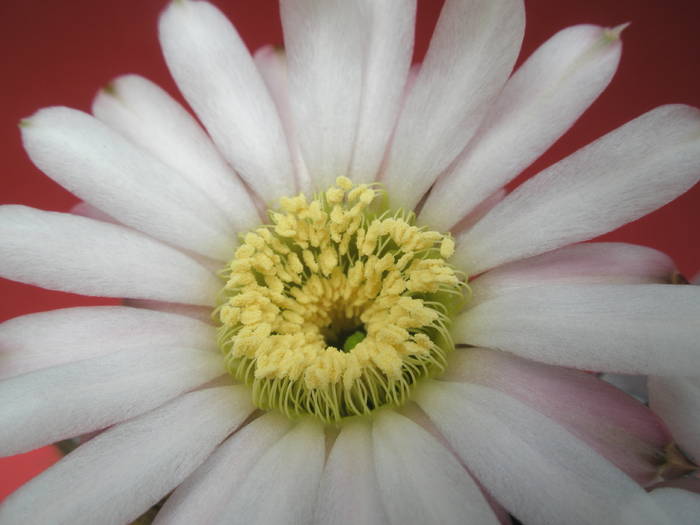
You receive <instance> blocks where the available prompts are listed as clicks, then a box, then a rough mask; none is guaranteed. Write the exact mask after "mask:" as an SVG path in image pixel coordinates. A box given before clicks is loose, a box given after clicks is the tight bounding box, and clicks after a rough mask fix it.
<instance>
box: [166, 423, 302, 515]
mask: <svg viewBox="0 0 700 525" xmlns="http://www.w3.org/2000/svg"><path fill="white" fill-rule="evenodd" d="M291 426H292V424H291V421H290V420H289V419H288V418H286V417H284V416H280V415H278V414H274V413H268V414H265V415H263V416H261V417H259V418H258V419H256V420H254V421H253V422H252V423H249V424H247V425H245V426H244V427H243V428H242V429H240V430H239V431H238V432H236V433H235V434H234V435H233V436H231V437H229V438H228V439H227V440H226V441H224V443H222V444H221V446H220V447H219V448H217V449H216V451H215V452H214V453H213V454H212V455H211V456H209V459H207V460H206V461H205V462H204V464H202V466H201V467H199V468H198V469H197V470H195V471H194V472H193V473H192V475H191V476H190V477H188V478H187V479H186V480H185V481H184V482H183V483H182V484H181V485H180V486H179V487H178V488H177V489H175V491H174V492H173V493H172V495H170V496H169V497H168V499H167V500H166V502H165V505H163V508H162V509H161V510H160V511H159V512H158V515H157V516H156V519H155V521H154V524H155V525H159V524H163V523H167V524H168V525H178V524H180V525H192V524H194V523H219V522H225V521H226V519H227V518H229V519H230V515H227V514H226V512H225V509H226V507H227V505H228V503H229V501H230V499H231V496H232V495H233V494H234V493H235V492H236V490H238V488H239V487H240V486H241V485H242V484H243V482H244V481H245V478H246V477H247V476H248V474H249V473H250V471H251V470H252V469H253V467H254V466H255V464H256V463H257V462H258V461H259V460H260V458H261V457H262V456H263V454H265V453H266V452H267V450H268V449H269V448H270V447H272V446H274V445H275V443H277V442H278V441H279V440H280V439H281V438H282V437H283V436H284V435H285V434H286V433H287V432H288V431H289V429H290V427H291Z"/></svg>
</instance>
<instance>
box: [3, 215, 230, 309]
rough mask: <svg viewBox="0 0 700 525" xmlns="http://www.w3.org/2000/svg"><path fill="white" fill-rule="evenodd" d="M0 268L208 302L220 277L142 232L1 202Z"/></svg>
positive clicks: (103, 292) (107, 290)
mask: <svg viewBox="0 0 700 525" xmlns="http://www.w3.org/2000/svg"><path fill="white" fill-rule="evenodd" d="M0 275H2V276H3V277H6V278H8V279H12V280H15V281H20V282H24V283H27V284H34V285H37V286H42V287H44V288H49V289H50V290H63V291H67V292H74V293H80V294H83V295H99V296H106V297H133V298H141V299H157V300H160V301H172V302H179V303H188V304H200V305H211V304H213V302H214V298H215V297H216V293H217V292H218V290H219V289H220V288H221V284H220V281H219V280H218V279H217V278H216V277H215V276H214V275H213V274H212V273H211V272H209V271H208V270H207V269H205V268H204V267H202V266H201V265H200V264H199V263H197V262H195V261H194V260H192V259H191V258H189V257H187V256H186V255H184V254H183V253H182V252H179V251H177V250H175V249H173V248H170V247H168V246H166V245H164V244H161V243H160V242H158V241H156V240H154V239H151V238H149V237H146V236H144V235H141V234H140V233H138V232H135V231H132V230H128V229H126V228H122V227H120V226H116V225H114V224H108V223H105V222H101V221H95V220H92V219H87V218H84V217H78V216H76V215H69V214H66V213H55V212H48V211H41V210H35V209H33V208H27V207H25V206H15V205H7V206H2V207H0Z"/></svg>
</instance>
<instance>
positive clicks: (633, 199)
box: [453, 105, 700, 275]
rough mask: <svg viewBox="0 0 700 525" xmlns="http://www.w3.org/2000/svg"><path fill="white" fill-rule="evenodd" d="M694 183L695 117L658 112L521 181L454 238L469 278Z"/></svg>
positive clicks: (683, 109) (599, 230) (698, 143)
mask: <svg viewBox="0 0 700 525" xmlns="http://www.w3.org/2000/svg"><path fill="white" fill-rule="evenodd" d="M698 178H700V111H698V110H697V109H696V108H692V107H689V106H683V105H668V106H661V107H658V108H656V109H654V110H652V111H649V112H648V113H645V114H644V115H642V116H640V117H638V118H636V119H635V120H632V121H631V122H628V123H627V124H625V125H624V126H621V127H620V128H618V129H616V130H614V131H612V132H610V133H608V134H607V135H605V136H603V137H601V138H600V139H598V140H596V141H595V142H593V143H591V144H589V145H588V146H586V147H584V148H583V149H581V150H579V151H577V152H576V153H574V154H573V155H571V156H569V157H567V158H565V159H564V160H562V161H560V162H558V163H556V164H554V165H553V166H551V167H549V168H547V169H546V170H544V171H543V172H541V173H539V174H538V175H536V176H535V177H533V178H532V179H530V180H528V181H526V182H525V183H523V184H522V185H521V186H519V187H518V188H517V189H516V190H515V191H513V192H512V193H510V194H509V195H508V196H507V197H506V198H505V199H503V200H502V201H501V202H500V203H499V204H497V205H496V206H495V207H494V208H493V209H492V210H491V211H490V212H489V213H488V214H487V215H486V216H485V217H484V218H483V219H481V220H480V221H479V222H478V223H477V224H476V225H475V226H474V227H473V228H472V229H470V230H469V231H467V232H465V233H464V234H462V235H460V236H459V237H458V238H457V248H456V251H455V255H454V258H453V263H454V264H456V265H457V266H458V267H460V268H461V269H462V270H464V271H466V272H467V273H469V274H471V275H476V274H478V273H481V272H483V271H485V270H488V269H490V268H493V267H495V266H498V265H500V264H504V263H507V262H510V261H514V260H517V259H522V258H525V257H531V256H533V255H538V254H540V253H544V252H547V251H550V250H554V249H556V248H560V247H562V246H566V245H568V244H571V243H574V242H579V241H584V240H586V239H590V238H592V237H595V236H596V235H601V234H603V233H606V232H609V231H611V230H614V229H615V228H618V227H619V226H622V225H623V224H626V223H628V222H630V221H633V220H635V219H638V218H639V217H642V216H643V215H646V214H647V213H651V212H652V211H654V210H656V209H657V208H659V207H661V206H663V205H664V204H666V203H668V202H670V201H672V200H673V199H675V198H676V197H678V196H679V195H681V194H682V193H684V192H685V191H687V190H688V189H689V188H691V187H692V186H693V185H694V184H695V183H696V182H697V181H698Z"/></svg>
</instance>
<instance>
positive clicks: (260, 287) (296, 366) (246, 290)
mask: <svg viewBox="0 0 700 525" xmlns="http://www.w3.org/2000/svg"><path fill="white" fill-rule="evenodd" d="M383 196H384V194H383V191H382V190H381V189H380V188H379V187H378V186H377V185H368V184H360V185H354V184H353V183H352V182H351V181H350V180H349V179H347V178H345V177H339V178H338V179H337V180H336V184H335V185H334V186H332V187H331V188H328V189H327V190H326V191H325V192H322V193H319V194H317V195H316V196H315V197H314V198H313V199H311V200H308V199H307V198H306V196H305V195H303V194H300V195H297V196H294V197H287V198H283V199H281V201H280V206H279V209H278V210H275V211H272V212H270V220H271V224H269V225H265V226H261V227H259V228H257V229H256V230H254V231H251V232H249V233H247V234H245V235H244V236H242V238H241V243H240V245H239V247H238V249H237V250H236V252H235V256H234V258H233V260H232V261H231V262H230V263H229V264H228V265H227V266H226V268H225V269H224V270H223V271H222V272H221V276H222V278H223V279H224V280H225V285H224V287H223V290H222V292H221V295H220V301H219V306H218V307H217V308H216V310H215V312H214V316H215V319H216V321H217V322H218V323H219V332H218V342H219V346H220V348H221V350H222V352H223V355H224V359H225V361H226V366H227V368H228V370H229V372H230V373H231V375H232V376H233V377H234V378H236V379H237V380H239V381H243V382H245V383H247V384H249V385H251V387H252V392H253V399H254V402H255V403H256V405H257V406H258V407H259V408H261V409H263V410H279V411H281V412H282V413H284V414H286V415H287V416H289V417H291V418H294V417H299V416H303V415H311V416H315V417H317V418H319V419H321V420H322V421H324V422H326V423H337V422H339V421H340V420H342V419H343V418H345V417H350V416H362V415H368V414H370V413H371V412H372V411H373V410H375V409H376V408H379V407H381V406H384V405H394V406H399V405H401V404H403V403H405V402H406V400H407V399H408V398H409V396H410V393H411V391H412V389H413V386H414V385H415V384H416V383H417V382H418V381H420V380H421V379H423V378H426V377H433V376H435V375H438V374H439V373H441V372H442V371H443V370H444V367H445V363H446V355H447V353H448V352H449V351H451V350H452V348H453V344H452V340H451V338H450V334H449V327H450V319H451V317H452V316H453V315H454V314H455V312H456V311H458V310H459V309H460V308H461V307H462V306H463V304H464V301H465V297H466V296H467V294H466V293H465V291H467V285H466V276H464V275H463V274H461V273H460V272H458V271H457V270H455V269H454V268H453V267H452V266H451V265H450V264H449V263H448V262H447V259H449V257H450V256H451V255H452V254H453V252H454V241H453V239H452V238H451V236H450V235H449V234H441V233H438V232H435V231H431V230H429V229H427V228H424V227H418V226H416V224H415V222H416V221H415V216H414V215H413V214H412V213H410V212H404V211H402V210H397V211H391V210H387V209H386V207H385V206H384V205H383V202H384V201H385V200H386V199H383V198H382V197H383Z"/></svg>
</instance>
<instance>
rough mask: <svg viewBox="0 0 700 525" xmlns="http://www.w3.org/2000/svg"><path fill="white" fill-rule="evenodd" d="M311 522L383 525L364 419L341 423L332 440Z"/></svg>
mask: <svg viewBox="0 0 700 525" xmlns="http://www.w3.org/2000/svg"><path fill="white" fill-rule="evenodd" d="M314 518H315V519H314V523H316V524H317V525H354V524H356V523H362V524H363V525H383V524H386V523H389V521H388V519H387V515H386V513H385V512H384V509H383V507H382V501H381V497H380V494H379V487H378V485H377V477H376V474H375V469H374V457H373V452H372V432H371V427H370V424H369V423H368V422H367V421H364V420H361V419H358V420H355V421H350V422H347V423H345V424H344V425H343V426H342V427H341V429H340V434H339V435H338V437H337V438H336V440H335V442H334V443H333V448H332V449H331V452H330V455H329V456H328V459H327V460H326V467H325V469H324V471H323V477H322V478H321V486H320V488H319V493H318V505H317V507H316V515H315V516H314Z"/></svg>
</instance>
